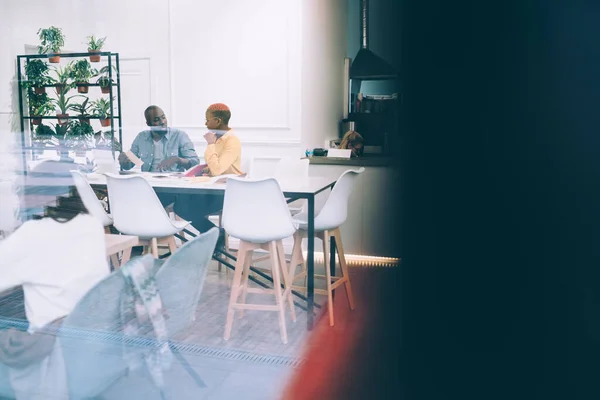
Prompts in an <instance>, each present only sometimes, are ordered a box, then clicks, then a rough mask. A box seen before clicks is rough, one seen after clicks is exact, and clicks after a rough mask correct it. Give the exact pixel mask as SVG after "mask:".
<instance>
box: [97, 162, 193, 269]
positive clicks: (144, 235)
mask: <svg viewBox="0 0 600 400" xmlns="http://www.w3.org/2000/svg"><path fill="white" fill-rule="evenodd" d="M105 175H106V185H107V188H108V201H109V203H110V211H111V214H112V217H113V220H114V226H115V228H117V229H118V230H119V232H121V233H123V234H125V235H133V236H138V237H139V238H140V244H141V245H143V246H144V253H145V252H146V251H147V250H148V247H150V248H151V253H152V255H153V256H154V257H155V258H158V244H167V245H168V246H169V250H170V252H171V254H173V253H175V251H176V250H177V244H176V243H175V236H174V235H175V234H176V233H179V232H181V231H182V230H183V229H184V228H185V227H186V226H188V225H189V224H190V223H189V222H188V221H182V220H178V221H173V220H171V218H169V215H168V214H167V212H166V211H165V209H164V208H163V206H162V204H161V203H160V200H159V199H158V197H157V196H156V193H155V192H154V189H152V186H150V184H149V183H148V181H146V180H145V179H144V178H143V177H141V176H135V175H133V176H119V175H114V174H108V173H107V174H105Z"/></svg>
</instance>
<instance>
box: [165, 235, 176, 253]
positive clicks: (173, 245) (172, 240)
mask: <svg viewBox="0 0 600 400" xmlns="http://www.w3.org/2000/svg"><path fill="white" fill-rule="evenodd" d="M167 243H168V245H169V252H170V253H171V255H173V254H175V252H176V251H177V243H176V242H175V236H171V237H169V239H168V240H167Z"/></svg>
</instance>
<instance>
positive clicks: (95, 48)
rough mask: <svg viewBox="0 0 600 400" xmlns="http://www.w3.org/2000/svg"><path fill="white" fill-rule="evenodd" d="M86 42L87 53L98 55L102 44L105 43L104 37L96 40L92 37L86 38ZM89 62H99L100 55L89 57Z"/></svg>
mask: <svg viewBox="0 0 600 400" xmlns="http://www.w3.org/2000/svg"><path fill="white" fill-rule="evenodd" d="M87 40H88V41H87V46H88V53H100V50H102V47H103V46H104V42H105V41H106V36H105V37H103V38H98V39H96V38H95V37H94V36H93V35H92V36H88V37H87ZM90 61H91V62H99V61H100V55H99V54H93V55H90Z"/></svg>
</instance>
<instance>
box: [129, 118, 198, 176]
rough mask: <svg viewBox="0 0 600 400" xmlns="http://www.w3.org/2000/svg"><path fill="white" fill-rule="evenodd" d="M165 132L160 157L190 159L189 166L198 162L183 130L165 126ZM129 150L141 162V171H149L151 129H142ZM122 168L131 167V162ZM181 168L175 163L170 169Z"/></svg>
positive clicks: (152, 146)
mask: <svg viewBox="0 0 600 400" xmlns="http://www.w3.org/2000/svg"><path fill="white" fill-rule="evenodd" d="M167 129H168V132H167V134H166V135H165V136H164V137H163V138H162V139H161V140H162V141H163V143H164V146H163V155H162V159H163V160H164V159H167V158H169V157H172V156H177V157H181V158H185V159H187V160H190V163H191V164H190V167H192V166H194V165H197V164H199V163H200V159H199V158H198V154H196V150H195V149H194V144H193V143H192V141H191V140H190V137H189V136H188V135H187V133H185V132H184V131H181V130H179V129H176V128H167ZM131 152H132V153H133V154H135V155H136V156H138V157H139V158H140V159H141V160H142V161H143V162H144V165H142V171H146V172H147V171H150V169H151V168H152V159H153V158H154V139H152V131H150V130H147V131H142V132H140V133H138V135H137V136H136V137H135V139H134V140H133V143H132V144H131ZM123 168H124V169H131V168H133V163H128V164H127V165H123ZM177 170H182V168H179V167H178V166H177V164H174V165H173V166H172V167H171V169H170V171H177Z"/></svg>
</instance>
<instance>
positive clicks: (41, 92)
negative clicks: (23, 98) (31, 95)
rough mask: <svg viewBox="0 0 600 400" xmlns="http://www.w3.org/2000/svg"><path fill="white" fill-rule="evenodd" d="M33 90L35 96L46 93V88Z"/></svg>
mask: <svg viewBox="0 0 600 400" xmlns="http://www.w3.org/2000/svg"><path fill="white" fill-rule="evenodd" d="M33 90H34V91H35V94H44V93H46V88H45V87H44V86H36V87H35V88H33Z"/></svg>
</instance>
